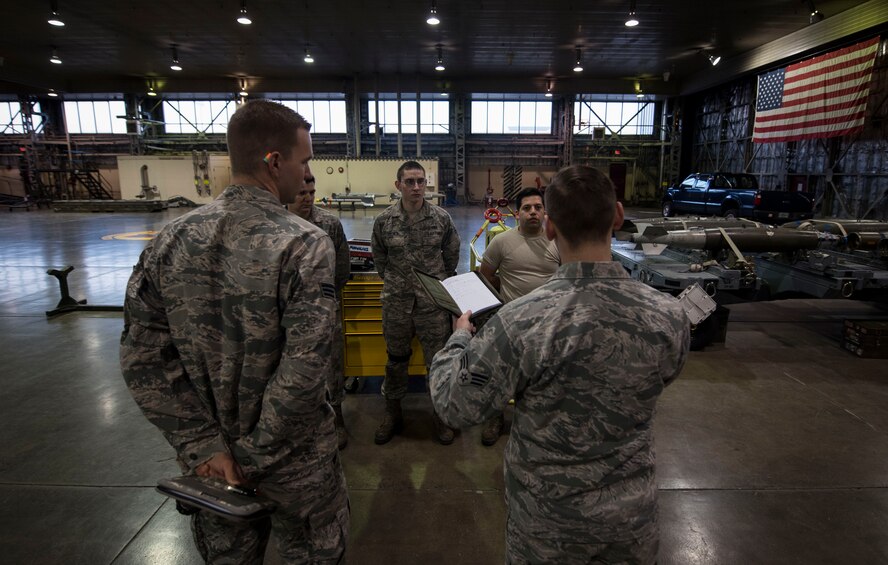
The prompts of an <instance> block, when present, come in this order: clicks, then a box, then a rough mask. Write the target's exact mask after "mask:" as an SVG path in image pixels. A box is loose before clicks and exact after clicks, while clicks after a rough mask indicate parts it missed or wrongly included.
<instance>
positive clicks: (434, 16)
mask: <svg viewBox="0 0 888 565" xmlns="http://www.w3.org/2000/svg"><path fill="white" fill-rule="evenodd" d="M426 23H427V24H429V25H430V26H436V25H438V24H440V23H441V20H440V19H439V18H438V3H437V2H436V1H435V0H432V8H431V10H429V17H427V18H426Z"/></svg>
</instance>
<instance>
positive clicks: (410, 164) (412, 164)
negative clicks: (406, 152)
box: [398, 161, 425, 182]
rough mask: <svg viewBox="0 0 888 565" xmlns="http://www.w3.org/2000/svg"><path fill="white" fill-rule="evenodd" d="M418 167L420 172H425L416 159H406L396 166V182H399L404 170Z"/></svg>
mask: <svg viewBox="0 0 888 565" xmlns="http://www.w3.org/2000/svg"><path fill="white" fill-rule="evenodd" d="M416 169H419V170H420V171H422V174H425V167H423V166H422V165H420V164H419V162H417V161H407V162H406V163H404V164H403V165H401V166H400V167H398V182H401V177H402V176H404V171H408V170H409V171H413V170H416Z"/></svg>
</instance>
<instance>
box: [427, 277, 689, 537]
mask: <svg viewBox="0 0 888 565" xmlns="http://www.w3.org/2000/svg"><path fill="white" fill-rule="evenodd" d="M689 327H690V326H689V323H688V320H687V318H686V316H685V314H684V311H683V309H682V308H681V306H680V305H679V303H678V302H677V301H676V300H675V299H674V298H672V297H670V296H668V295H665V294H663V293H661V292H659V291H657V290H654V289H652V288H651V287H649V286H646V285H644V284H642V283H640V282H637V281H634V280H632V279H630V278H628V275H627V274H626V272H625V270H624V269H623V267H622V266H621V265H620V264H619V263H616V262H600V263H569V264H565V265H562V266H561V267H559V268H558V270H557V271H556V272H555V274H554V275H553V276H552V279H551V280H550V281H549V282H547V283H546V284H544V285H543V286H541V287H539V288H538V289H536V290H535V291H533V292H531V293H530V294H527V295H525V296H523V297H521V298H518V299H516V300H514V301H512V302H510V303H508V304H506V305H505V306H503V307H502V308H501V309H500V310H499V312H498V313H497V314H496V315H494V316H493V317H492V318H491V319H490V320H489V321H488V322H487V323H486V324H485V325H484V327H483V328H481V329H480V330H479V332H478V334H477V335H476V336H475V337H474V338H472V337H471V335H470V334H469V332H467V331H465V330H459V331H456V332H454V334H453V335H452V336H451V337H450V340H449V341H448V342H447V345H446V346H445V347H444V349H442V350H441V351H440V352H439V353H438V354H437V355H436V356H435V359H434V361H433V363H432V367H431V372H430V374H429V383H430V388H431V395H432V402H433V404H434V406H435V409H436V410H437V413H438V414H439V415H440V417H441V419H442V420H444V422H445V423H447V424H448V425H450V426H455V427H467V426H470V425H474V424H480V423H481V422H483V421H485V420H486V419H488V418H490V417H491V416H493V415H494V414H496V413H497V411H499V410H500V409H501V408H502V407H503V406H505V405H506V403H507V402H508V401H509V399H510V398H514V399H515V415H514V419H513V423H512V429H511V434H510V437H509V442H508V444H507V445H506V450H505V465H504V472H505V488H506V500H507V501H508V506H509V520H510V522H513V523H515V524H516V525H517V526H518V527H519V528H520V529H521V530H522V531H523V532H525V533H526V534H528V535H532V536H536V537H539V538H549V539H562V540H570V541H573V542H577V543H599V542H609V541H614V540H626V539H632V536H633V532H637V531H640V530H642V529H644V528H646V527H648V526H649V525H650V523H651V522H652V521H653V522H654V525H655V521H656V491H655V485H654V482H653V478H654V454H653V451H652V445H651V444H652V417H653V415H654V407H655V404H656V401H657V397H658V396H659V394H660V393H661V392H662V391H663V388H664V387H665V386H666V385H667V384H669V383H670V382H671V381H672V380H673V379H675V377H676V376H678V373H679V372H680V371H681V368H682V366H683V365H684V362H685V359H686V357H687V350H688V344H689V339H690V338H689V331H690V330H689Z"/></svg>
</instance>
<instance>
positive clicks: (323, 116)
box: [311, 100, 330, 133]
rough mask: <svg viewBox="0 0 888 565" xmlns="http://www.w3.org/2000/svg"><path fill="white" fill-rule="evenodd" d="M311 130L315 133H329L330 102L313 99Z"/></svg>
mask: <svg viewBox="0 0 888 565" xmlns="http://www.w3.org/2000/svg"><path fill="white" fill-rule="evenodd" d="M311 123H312V124H313V125H312V126H311V131H313V132H315V133H330V103H329V102H327V101H326V100H315V101H314V121H313V122H311Z"/></svg>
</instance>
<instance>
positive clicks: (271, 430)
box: [120, 101, 348, 564]
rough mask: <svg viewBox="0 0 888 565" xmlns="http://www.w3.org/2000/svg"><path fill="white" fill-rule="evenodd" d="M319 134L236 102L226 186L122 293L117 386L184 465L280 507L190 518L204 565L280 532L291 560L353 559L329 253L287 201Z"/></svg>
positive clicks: (155, 246) (238, 557) (147, 257)
mask: <svg viewBox="0 0 888 565" xmlns="http://www.w3.org/2000/svg"><path fill="white" fill-rule="evenodd" d="M309 127H310V126H309V125H308V123H307V122H306V121H305V120H304V119H303V118H302V117H301V116H299V115H298V114H296V113H295V112H293V111H292V110H289V109H288V108H286V107H284V106H282V105H280V104H276V103H273V102H268V101H256V102H250V103H248V104H246V105H244V106H243V107H241V108H240V109H239V110H238V111H237V112H236V113H235V115H234V116H233V117H232V119H231V122H230V123H229V127H228V144H229V154H230V157H231V167H232V172H233V176H232V182H233V184H232V186H229V187H228V188H226V189H225V191H224V192H223V193H222V194H221V195H220V196H219V197H218V198H217V199H216V200H214V201H213V202H212V203H210V204H208V205H206V206H203V207H201V208H198V209H197V210H194V211H192V212H190V213H188V214H186V215H184V216H182V217H180V218H178V219H176V220H174V221H172V222H170V223H169V224H168V225H167V226H166V227H165V228H164V229H163V230H162V231H161V232H160V233H159V234H158V235H157V237H156V238H155V239H154V241H152V242H151V243H150V244H149V245H148V246H147V248H146V249H145V251H144V252H143V253H142V256H141V257H140V259H139V263H138V264H137V265H136V267H135V269H134V271H133V275H132V277H131V278H130V281H129V284H128V286H127V295H126V300H125V305H124V330H123V335H122V336H121V346H120V362H121V368H122V371H123V376H124V379H125V380H126V383H127V386H128V387H129V389H130V392H131V393H132V396H133V398H134V399H135V401H136V403H137V404H138V405H139V407H140V408H141V409H142V411H143V412H144V413H145V415H146V416H147V417H148V419H149V420H150V421H151V422H152V423H153V424H154V425H155V426H157V427H158V428H160V430H161V431H162V432H163V434H164V436H165V437H166V438H167V440H168V441H169V442H170V444H171V445H172V446H173V448H174V449H175V450H176V454H177V460H178V462H179V465H180V467H181V469H182V471H183V472H186V473H193V474H196V475H199V476H206V477H216V478H221V479H224V480H226V481H227V482H229V483H230V484H244V483H249V484H253V485H255V486H257V487H258V489H259V492H260V493H261V494H262V495H264V496H266V497H268V498H269V499H271V500H274V501H275V502H276V503H277V506H278V508H277V511H276V512H275V513H274V514H273V515H272V516H271V517H270V519H268V518H267V519H264V520H257V521H253V522H246V523H241V522H232V521H227V520H224V519H221V518H219V517H217V516H215V515H212V514H210V513H208V512H205V511H200V512H197V513H195V514H194V515H193V517H192V530H193V532H194V535H195V541H196V543H197V547H198V549H199V551H200V553H201V555H202V556H203V557H204V559H205V560H206V561H207V562H209V563H239V564H240V563H261V562H262V560H263V555H264V553H265V546H266V544H267V542H268V538H269V531H270V530H274V532H275V535H276V538H277V540H278V548H277V549H278V551H279V553H280V555H281V557H282V560H283V561H284V562H286V563H308V562H311V563H338V562H340V561H341V560H342V556H343V554H344V551H345V545H346V539H347V536H348V499H347V492H346V485H345V477H344V475H343V472H342V467H341V465H340V461H339V451H338V450H337V449H336V436H335V428H334V423H333V420H334V417H333V410H332V409H331V408H330V406H329V404H328V403H327V401H326V398H325V391H326V383H327V378H328V377H327V375H328V374H329V372H330V342H331V340H332V329H331V328H332V327H333V325H334V322H335V320H336V290H335V287H334V285H333V246H332V244H331V242H330V238H329V236H327V235H326V234H325V233H324V232H323V231H322V230H320V229H319V228H317V227H315V226H313V225H311V224H309V223H308V222H306V221H304V220H302V219H301V218H299V217H298V216H296V215H294V214H291V213H290V212H288V211H287V210H286V209H285V208H284V207H283V206H282V204H287V203H290V202H293V200H294V199H295V193H296V190H297V189H298V188H301V186H302V185H303V179H304V168H305V165H306V163H307V162H308V160H309V159H311V155H312V150H311V138H310V136H309V134H308V129H309ZM263 156H264V157H263Z"/></svg>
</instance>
